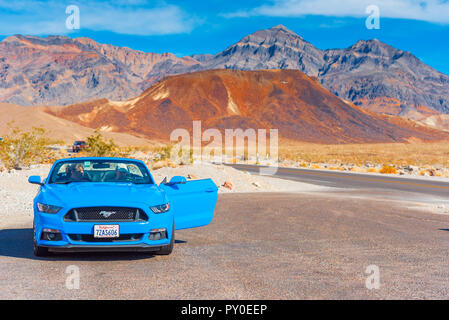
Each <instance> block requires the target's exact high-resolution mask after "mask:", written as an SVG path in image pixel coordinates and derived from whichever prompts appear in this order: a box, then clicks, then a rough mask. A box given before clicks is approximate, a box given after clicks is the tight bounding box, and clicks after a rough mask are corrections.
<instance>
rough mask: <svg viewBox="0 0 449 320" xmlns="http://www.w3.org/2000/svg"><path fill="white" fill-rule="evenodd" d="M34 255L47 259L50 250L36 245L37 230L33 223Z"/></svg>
mask: <svg viewBox="0 0 449 320" xmlns="http://www.w3.org/2000/svg"><path fill="white" fill-rule="evenodd" d="M33 254H34V256H36V257H46V256H48V255H49V252H48V248H46V247H41V246H38V245H37V243H36V230H35V228H34V223H33Z"/></svg>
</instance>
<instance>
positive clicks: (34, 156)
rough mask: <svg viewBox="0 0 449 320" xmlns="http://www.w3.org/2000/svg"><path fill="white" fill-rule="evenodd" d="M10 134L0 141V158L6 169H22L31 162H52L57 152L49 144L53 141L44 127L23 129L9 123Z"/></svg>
mask: <svg viewBox="0 0 449 320" xmlns="http://www.w3.org/2000/svg"><path fill="white" fill-rule="evenodd" d="M9 130H10V132H9V134H7V135H6V136H4V137H3V140H2V141H0V159H1V161H2V163H3V165H4V166H5V168H6V169H8V170H10V169H21V168H23V167H25V166H29V165H31V164H38V163H39V164H40V163H51V162H53V161H54V160H56V157H57V156H56V154H55V152H54V151H53V150H51V149H50V148H49V147H48V145H49V144H52V143H53V141H52V140H50V139H49V138H48V137H47V131H46V130H45V129H44V128H32V129H31V131H22V130H20V128H18V127H16V126H12V125H11V124H9Z"/></svg>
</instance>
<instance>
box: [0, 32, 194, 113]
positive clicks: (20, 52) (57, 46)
mask: <svg viewBox="0 0 449 320" xmlns="http://www.w3.org/2000/svg"><path fill="white" fill-rule="evenodd" d="M195 63H197V62H196V61H195V60H194V59H192V58H190V57H186V58H177V57H176V56H174V55H172V54H169V53H167V54H156V53H144V52H141V51H136V50H131V49H129V48H121V47H115V46H112V45H107V44H99V43H97V42H95V41H93V40H91V39H88V38H77V39H70V38H68V37H63V36H51V37H47V38H40V37H34V36H12V37H8V38H6V39H4V40H3V41H2V42H0V101H4V102H9V103H14V104H19V105H23V106H30V105H66V104H72V103H76V102H80V101H86V100H92V99H97V98H99V97H107V98H110V99H118V100H120V99H127V98H129V97H132V96H136V95H138V94H140V93H142V91H143V90H144V89H146V88H148V87H149V86H151V84H152V83H153V82H154V81H156V80H158V79H160V78H161V77H164V76H165V74H166V71H165V70H168V69H171V68H173V66H174V65H175V66H176V65H178V64H181V65H185V66H188V65H190V64H195Z"/></svg>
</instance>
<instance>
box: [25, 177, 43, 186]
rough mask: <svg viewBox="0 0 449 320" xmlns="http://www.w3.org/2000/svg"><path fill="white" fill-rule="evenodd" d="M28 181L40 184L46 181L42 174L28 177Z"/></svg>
mask: <svg viewBox="0 0 449 320" xmlns="http://www.w3.org/2000/svg"><path fill="white" fill-rule="evenodd" d="M28 182H29V183H32V184H38V185H40V186H42V185H43V184H44V183H43V182H42V180H41V177H40V176H31V177H29V178H28Z"/></svg>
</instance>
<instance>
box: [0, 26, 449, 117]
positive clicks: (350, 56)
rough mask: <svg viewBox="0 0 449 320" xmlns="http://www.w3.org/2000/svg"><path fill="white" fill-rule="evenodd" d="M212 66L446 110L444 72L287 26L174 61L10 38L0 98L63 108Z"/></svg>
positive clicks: (87, 44) (368, 102)
mask: <svg viewBox="0 0 449 320" xmlns="http://www.w3.org/2000/svg"><path fill="white" fill-rule="evenodd" d="M212 69H236V70H264V69H296V70H300V71H303V72H304V73H306V74H307V75H309V76H315V77H317V78H318V79H319V81H320V83H321V84H322V85H323V86H324V87H325V88H327V89H329V90H330V91H331V92H333V93H334V94H336V95H338V96H339V97H341V98H342V99H345V100H347V101H349V102H351V103H354V104H356V105H358V106H361V107H363V108H366V109H369V110H372V111H376V112H380V113H384V114H389V115H399V116H404V117H409V118H412V119H421V118H424V117H427V116H430V115H435V114H439V113H449V77H448V76H447V75H444V74H442V73H440V72H438V71H436V70H435V69H433V68H431V67H430V66H428V65H426V64H424V63H423V62H421V61H420V60H419V59H418V58H416V57H415V56H413V55H412V54H411V53H409V52H405V51H401V50H398V49H395V48H393V47H391V46H389V45H387V44H385V43H382V42H380V41H378V40H368V41H359V42H357V43H356V44H354V45H353V46H351V47H349V48H346V49H332V50H320V49H318V48H316V47H314V46H313V45H312V44H311V43H308V42H307V41H305V40H304V39H303V38H302V37H300V36H299V35H297V34H295V33H294V32H293V31H291V30H289V29H287V28H286V27H284V26H276V27H273V28H271V29H267V30H260V31H257V32H255V33H253V34H251V35H248V36H246V37H244V38H243V39H242V40H240V41H239V42H237V43H236V44H233V45H231V46H230V47H228V48H227V49H225V50H224V51H222V52H219V53H218V54H216V55H210V54H201V55H193V56H190V57H184V58H178V57H176V56H174V55H172V54H168V53H167V54H155V53H144V52H141V51H136V50H131V49H129V48H121V47H115V46H112V45H105V44H99V43H97V42H95V41H93V40H91V39H88V38H77V39H70V38H67V37H60V36H57V37H55V36H53V37H47V38H40V37H31V36H12V37H9V38H6V39H5V40H3V41H2V42H0V101H4V102H11V103H16V104H20V105H36V104H44V105H67V104H73V103H76V102H81V101H88V100H94V99H100V98H107V99H111V100H123V99H128V98H131V97H135V96H137V95H138V94H140V93H141V92H142V91H143V90H145V89H147V88H149V87H151V85H152V84H153V83H155V82H157V81H159V80H161V79H162V78H164V77H165V76H166V75H176V74H184V73H191V72H196V71H202V70H212Z"/></svg>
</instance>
